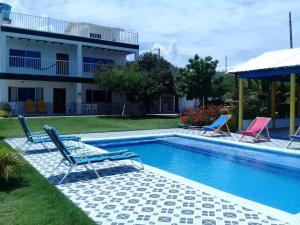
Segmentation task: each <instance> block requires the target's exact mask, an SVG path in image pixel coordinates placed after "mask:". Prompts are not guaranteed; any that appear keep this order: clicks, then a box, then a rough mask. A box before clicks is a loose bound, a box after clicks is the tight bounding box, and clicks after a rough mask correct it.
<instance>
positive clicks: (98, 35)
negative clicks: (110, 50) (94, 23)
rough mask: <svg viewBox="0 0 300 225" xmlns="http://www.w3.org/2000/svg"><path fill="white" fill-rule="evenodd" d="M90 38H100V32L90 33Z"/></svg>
mask: <svg viewBox="0 0 300 225" xmlns="http://www.w3.org/2000/svg"><path fill="white" fill-rule="evenodd" d="M90 38H97V39H101V34H96V33H90Z"/></svg>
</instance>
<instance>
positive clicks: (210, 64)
mask: <svg viewBox="0 0 300 225" xmlns="http://www.w3.org/2000/svg"><path fill="white" fill-rule="evenodd" d="M217 64H218V60H213V58H212V57H211V56H207V57H205V58H200V57H199V56H198V55H195V56H194V58H191V59H189V63H188V64H187V65H186V67H185V68H181V69H180V70H179V71H180V76H178V77H177V78H176V88H177V93H178V94H179V95H181V96H182V95H189V96H191V97H192V98H194V99H196V100H197V103H196V104H197V105H198V104H199V101H200V100H202V99H204V100H206V101H207V98H208V97H210V96H212V85H213V84H212V80H213V77H214V75H215V74H216V67H217Z"/></svg>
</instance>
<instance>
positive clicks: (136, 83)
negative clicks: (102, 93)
mask: <svg viewBox="0 0 300 225" xmlns="http://www.w3.org/2000/svg"><path fill="white" fill-rule="evenodd" d="M94 79H95V82H96V84H97V86H98V87H99V88H101V89H102V90H106V91H113V92H116V93H118V94H119V95H120V98H121V101H122V103H123V108H122V116H124V115H125V110H126V104H127V101H131V102H140V101H141V100H142V98H141V96H143V95H144V91H145V89H146V86H147V85H148V83H149V81H148V77H147V76H145V75H144V74H143V73H142V72H140V71H138V70H137V67H136V65H134V64H127V65H126V66H120V65H113V66H110V67H107V68H104V69H102V70H99V71H97V72H96V73H95V77H94Z"/></svg>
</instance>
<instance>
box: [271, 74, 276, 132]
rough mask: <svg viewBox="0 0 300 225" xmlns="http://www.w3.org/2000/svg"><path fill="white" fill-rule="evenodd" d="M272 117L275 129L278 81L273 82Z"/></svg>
mask: <svg viewBox="0 0 300 225" xmlns="http://www.w3.org/2000/svg"><path fill="white" fill-rule="evenodd" d="M271 117H272V128H275V117H276V81H275V80H272V88H271Z"/></svg>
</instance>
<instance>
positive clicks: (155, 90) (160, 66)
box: [137, 53, 176, 111]
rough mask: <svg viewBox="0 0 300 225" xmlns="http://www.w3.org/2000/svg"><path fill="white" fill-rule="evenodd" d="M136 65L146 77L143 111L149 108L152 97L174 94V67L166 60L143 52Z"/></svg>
mask: <svg viewBox="0 0 300 225" xmlns="http://www.w3.org/2000/svg"><path fill="white" fill-rule="evenodd" d="M137 67H138V70H139V71H141V72H143V73H144V75H145V76H147V78H148V83H147V85H146V87H145V88H146V89H145V91H144V96H143V104H144V110H145V111H149V110H150V107H151V105H152V103H153V99H154V98H156V97H159V96H161V95H162V94H175V87H174V85H175V81H174V75H175V71H176V68H175V67H173V66H172V64H170V63H169V62H168V61H167V60H165V59H164V58H162V57H160V56H158V55H156V54H153V53H145V54H143V55H141V56H140V58H139V60H138V62H137Z"/></svg>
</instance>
